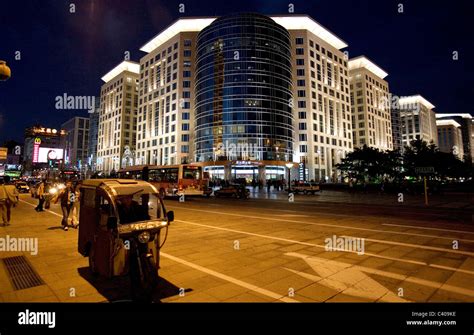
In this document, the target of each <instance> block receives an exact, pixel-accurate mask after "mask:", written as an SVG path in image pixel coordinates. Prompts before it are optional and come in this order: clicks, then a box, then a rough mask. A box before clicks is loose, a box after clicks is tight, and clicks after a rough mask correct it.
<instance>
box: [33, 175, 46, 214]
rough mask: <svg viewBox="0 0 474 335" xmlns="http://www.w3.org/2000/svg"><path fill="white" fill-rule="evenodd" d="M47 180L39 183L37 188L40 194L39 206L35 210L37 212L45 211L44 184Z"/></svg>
mask: <svg viewBox="0 0 474 335" xmlns="http://www.w3.org/2000/svg"><path fill="white" fill-rule="evenodd" d="M45 182H46V180H44V179H43V180H42V181H41V182H40V183H39V185H38V190H37V192H36V193H37V194H38V198H39V201H38V206H36V208H35V210H36V211H37V212H43V211H44V209H43V204H44V200H45V198H44V184H45Z"/></svg>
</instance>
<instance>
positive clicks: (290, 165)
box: [285, 163, 293, 192]
mask: <svg viewBox="0 0 474 335" xmlns="http://www.w3.org/2000/svg"><path fill="white" fill-rule="evenodd" d="M285 166H286V167H287V168H288V192H291V180H290V178H291V176H290V172H291V170H290V169H291V168H292V167H293V163H286V164H285Z"/></svg>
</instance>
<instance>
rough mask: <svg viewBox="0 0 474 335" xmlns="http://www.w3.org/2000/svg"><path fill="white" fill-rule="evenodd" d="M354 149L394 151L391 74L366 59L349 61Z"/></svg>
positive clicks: (360, 58)
mask: <svg viewBox="0 0 474 335" xmlns="http://www.w3.org/2000/svg"><path fill="white" fill-rule="evenodd" d="M349 75H350V90H351V106H352V134H353V144H354V147H362V146H364V145H367V146H369V147H374V148H377V149H380V150H392V149H393V140H392V124H391V115H390V104H389V102H390V101H389V91H388V83H387V82H386V81H385V80H384V78H385V77H386V76H387V75H388V74H387V73H386V72H385V71H384V70H382V69H381V68H380V67H378V66H377V65H376V64H375V63H373V62H372V61H370V60H369V59H368V58H366V57H365V56H360V57H356V58H352V59H350V60H349Z"/></svg>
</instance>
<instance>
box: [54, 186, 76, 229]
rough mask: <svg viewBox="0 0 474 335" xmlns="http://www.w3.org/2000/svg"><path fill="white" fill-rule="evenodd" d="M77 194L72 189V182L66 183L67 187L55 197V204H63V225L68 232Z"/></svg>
mask: <svg viewBox="0 0 474 335" xmlns="http://www.w3.org/2000/svg"><path fill="white" fill-rule="evenodd" d="M74 197H75V194H74V191H73V189H72V185H71V182H67V183H66V187H65V188H63V189H62V190H61V191H60V192H59V193H58V194H57V196H55V200H54V203H55V204H57V203H58V200H59V201H60V202H61V210H62V212H63V219H62V221H61V225H62V226H63V229H64V230H65V231H67V230H68V221H67V220H68V217H69V213H70V211H71V206H72V202H71V200H74Z"/></svg>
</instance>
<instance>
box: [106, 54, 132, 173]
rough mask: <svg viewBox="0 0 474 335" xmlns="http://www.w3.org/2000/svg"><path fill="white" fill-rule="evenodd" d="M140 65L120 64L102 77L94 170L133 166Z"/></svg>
mask: <svg viewBox="0 0 474 335" xmlns="http://www.w3.org/2000/svg"><path fill="white" fill-rule="evenodd" d="M139 70H140V65H139V64H138V63H136V62H131V61H123V62H122V63H120V64H119V65H117V66H116V67H114V68H113V69H112V70H111V71H109V72H108V73H107V74H106V75H104V76H103V77H102V80H103V81H104V82H105V84H103V85H102V87H101V92H100V116H99V133H98V144H97V170H99V171H103V172H105V173H110V172H112V171H118V170H119V169H120V168H122V167H126V166H130V165H133V164H134V157H133V156H134V151H135V143H136V130H135V129H136V123H137V121H136V118H137V109H138V78H139Z"/></svg>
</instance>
